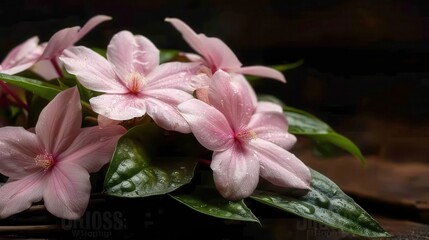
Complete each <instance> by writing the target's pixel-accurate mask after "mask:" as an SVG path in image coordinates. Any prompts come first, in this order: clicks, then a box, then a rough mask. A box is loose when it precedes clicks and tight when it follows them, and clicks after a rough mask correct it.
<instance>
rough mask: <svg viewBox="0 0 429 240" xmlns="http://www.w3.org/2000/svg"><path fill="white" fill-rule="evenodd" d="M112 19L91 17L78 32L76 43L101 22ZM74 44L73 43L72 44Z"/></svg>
mask: <svg viewBox="0 0 429 240" xmlns="http://www.w3.org/2000/svg"><path fill="white" fill-rule="evenodd" d="M111 19H112V17H110V16H106V15H97V16H94V17H92V18H91V19H89V20H88V22H86V23H85V25H84V26H83V27H82V29H80V30H79V32H78V35H77V38H76V41H79V40H80V39H81V38H82V37H83V36H85V35H86V34H87V33H88V32H89V31H91V30H92V29H93V28H94V27H96V26H97V25H99V24H100V23H102V22H105V21H108V20H111ZM73 44H74V43H73Z"/></svg>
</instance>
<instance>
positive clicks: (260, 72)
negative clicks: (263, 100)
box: [232, 66, 286, 83]
mask: <svg viewBox="0 0 429 240" xmlns="http://www.w3.org/2000/svg"><path fill="white" fill-rule="evenodd" d="M232 71H233V72H236V73H241V74H245V75H252V76H258V77H266V78H272V79H276V80H279V81H280V82H284V83H285V82H286V79H285V76H284V75H283V73H281V72H280V71H277V70H276V69H274V68H270V67H265V66H250V67H242V68H238V69H234V70H232Z"/></svg>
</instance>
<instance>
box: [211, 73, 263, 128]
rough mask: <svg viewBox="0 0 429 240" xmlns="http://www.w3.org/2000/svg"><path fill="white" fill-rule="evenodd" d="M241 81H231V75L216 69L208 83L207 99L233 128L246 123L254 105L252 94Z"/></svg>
mask: <svg viewBox="0 0 429 240" xmlns="http://www.w3.org/2000/svg"><path fill="white" fill-rule="evenodd" d="M242 83H243V82H239V81H236V82H232V81H231V76H230V75H229V74H228V73H226V72H224V71H222V70H218V71H217V72H216V73H215V74H214V75H213V79H212V81H211V82H210V83H209V101H210V104H211V105H213V106H214V107H215V108H216V109H218V110H219V111H220V112H222V113H223V114H224V115H225V117H226V119H227V120H228V122H229V123H230V124H231V126H232V128H233V129H234V130H237V129H239V128H240V127H242V126H243V125H247V123H248V122H249V120H250V117H251V116H252V114H253V112H254V110H255V105H254V96H253V95H252V94H251V93H249V91H248V90H249V89H248V86H247V85H244V84H242Z"/></svg>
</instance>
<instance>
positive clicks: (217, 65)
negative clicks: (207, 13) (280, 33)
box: [165, 18, 286, 82]
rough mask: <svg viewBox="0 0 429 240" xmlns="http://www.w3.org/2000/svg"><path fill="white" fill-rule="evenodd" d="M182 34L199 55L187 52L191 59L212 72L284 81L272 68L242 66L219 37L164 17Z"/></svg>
mask: <svg viewBox="0 0 429 240" xmlns="http://www.w3.org/2000/svg"><path fill="white" fill-rule="evenodd" d="M165 21H167V22H170V23H171V24H173V26H174V27H175V28H176V29H177V30H178V31H179V32H180V33H181V34H182V36H183V38H184V39H185V40H186V42H187V43H188V44H189V45H190V46H191V47H192V48H193V49H194V50H195V51H196V52H197V53H199V54H200V55H201V56H202V58H201V57H199V56H197V55H194V54H187V57H189V59H190V60H191V61H202V62H203V63H204V64H205V65H206V66H208V67H209V68H210V69H211V70H212V72H213V73H214V72H216V71H217V70H219V69H221V70H223V71H225V72H228V73H238V74H245V75H254V76H260V77H267V78H273V79H276V80H279V81H282V82H286V80H285V77H284V76H283V74H282V73H281V72H279V71H277V70H275V69H273V68H269V67H265V66H250V67H242V64H241V62H240V61H239V60H238V58H237V56H235V54H234V53H233V52H232V50H231V49H230V48H229V47H228V46H227V45H226V44H225V43H224V42H223V41H222V40H220V39H218V38H214V37H207V36H206V35H204V34H196V33H195V32H194V31H193V30H192V29H191V28H190V27H189V26H188V25H186V23H184V22H183V21H181V20H180V19H177V18H166V19H165Z"/></svg>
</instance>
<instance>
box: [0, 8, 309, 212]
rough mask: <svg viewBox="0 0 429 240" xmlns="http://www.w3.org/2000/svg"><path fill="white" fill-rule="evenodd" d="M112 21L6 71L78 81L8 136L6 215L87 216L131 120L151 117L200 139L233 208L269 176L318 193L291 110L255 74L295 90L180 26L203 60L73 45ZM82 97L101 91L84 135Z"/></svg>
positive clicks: (140, 40) (5, 90) (3, 140)
mask: <svg viewBox="0 0 429 240" xmlns="http://www.w3.org/2000/svg"><path fill="white" fill-rule="evenodd" d="M109 19H110V17H107V16H96V17H94V18H92V19H90V20H89V21H88V22H87V23H86V24H85V25H84V26H83V27H82V28H80V27H71V28H66V29H63V30H60V31H58V32H57V33H55V34H54V35H53V36H52V38H51V39H50V40H49V41H48V42H47V43H42V44H39V43H38V38H37V37H32V38H30V39H29V40H27V41H26V42H24V43H22V44H21V45H18V46H17V47H16V48H14V49H13V50H12V51H11V52H10V53H9V54H8V55H7V57H6V58H5V59H4V60H3V62H2V63H1V66H0V72H1V73H5V74H10V75H14V74H18V73H20V72H23V71H25V70H31V71H33V72H34V73H36V74H37V75H39V76H40V77H41V78H43V79H45V80H52V79H60V80H61V79H63V78H64V75H65V74H64V73H65V72H64V70H65V71H66V72H67V73H68V74H71V75H74V76H75V77H76V80H77V82H76V86H71V87H67V88H63V89H61V92H60V93H59V94H58V95H57V96H56V97H55V98H53V99H52V100H51V101H50V102H49V103H48V104H47V105H46V106H45V107H44V108H43V110H42V111H41V112H40V114H39V117H38V121H37V123H36V124H35V127H34V128H29V129H24V128H23V127H19V126H4V127H2V128H0V173H1V174H2V175H4V176H6V177H8V180H7V182H6V183H5V184H4V185H3V186H1V187H0V218H5V217H8V216H10V215H12V214H15V213H18V212H21V211H24V210H25V209H27V208H29V207H30V206H31V205H32V204H33V203H36V202H39V201H42V200H43V203H44V205H45V206H46V209H47V210H48V211H49V212H51V213H52V214H54V215H55V216H57V217H60V218H66V219H77V218H79V217H81V216H82V215H83V213H84V211H85V209H86V207H87V204H88V200H89V198H90V193H91V183H90V180H89V177H90V175H89V173H95V172H98V171H100V169H101V168H102V167H103V166H104V165H106V164H108V163H109V162H110V161H111V159H112V155H113V153H114V151H115V147H116V145H117V143H118V141H119V139H120V138H121V136H123V135H124V134H125V133H126V131H127V128H128V126H127V127H124V126H126V124H125V123H127V122H130V121H132V120H133V119H140V118H143V117H145V118H147V119H150V120H151V121H153V122H154V123H155V124H156V125H158V126H159V127H160V128H162V129H164V130H166V131H173V132H178V133H182V134H192V135H193V136H194V137H195V138H196V140H197V141H198V142H199V144H201V145H202V146H203V147H204V148H206V149H207V150H208V151H211V152H212V159H211V160H210V168H211V170H212V172H213V180H214V184H215V187H216V189H217V191H218V192H219V193H220V194H221V195H222V196H223V197H224V198H225V199H228V200H231V201H238V200H241V199H244V198H247V197H249V196H250V195H251V194H252V193H253V192H254V191H255V189H256V188H257V186H258V183H259V180H260V177H262V178H264V179H265V180H267V181H269V182H270V183H272V184H274V185H276V186H279V187H284V188H293V189H303V190H309V189H310V181H311V174H310V170H309V168H308V167H307V166H306V165H305V164H304V163H303V162H302V161H301V160H300V159H298V158H297V157H296V156H295V155H294V154H292V153H291V152H289V150H290V149H291V148H292V146H293V145H294V144H295V142H296V137H295V136H294V135H292V134H290V133H288V121H287V118H286V117H285V115H284V114H283V110H282V107H281V106H279V105H277V104H275V103H272V102H266V101H258V99H257V95H256V93H255V90H254V89H253V87H252V86H251V85H250V83H249V82H248V81H247V79H246V77H245V76H246V75H253V76H259V77H263V78H272V79H276V80H278V81H281V82H286V81H285V78H284V76H283V74H282V73H281V72H279V71H277V70H275V69H273V68H270V67H265V66H248V67H243V66H242V64H241V62H240V61H239V60H238V59H237V57H236V56H235V54H234V53H233V51H232V50H231V49H230V48H229V47H228V46H227V45H226V44H225V43H224V42H222V41H221V40H220V39H218V38H214V37H207V36H206V35H204V34H197V33H195V32H194V31H193V30H192V29H191V28H190V27H189V26H188V25H186V24H185V23H184V22H182V21H181V20H179V19H175V18H166V22H168V23H170V24H172V25H173V27H174V28H176V29H177V30H178V31H179V32H180V33H181V35H182V36H183V38H184V39H185V40H186V42H187V43H188V44H189V45H190V46H191V47H192V48H193V49H194V50H195V52H196V53H197V54H193V53H183V57H185V58H186V61H169V62H165V63H160V50H159V49H158V48H157V47H156V46H155V45H154V44H153V43H152V42H151V41H150V40H149V39H148V38H146V37H144V36H142V35H134V34H133V33H131V32H129V31H125V30H124V31H120V32H118V33H116V34H115V35H114V36H113V37H112V39H111V41H110V43H109V45H108V46H107V51H106V56H105V57H104V56H103V55H100V54H99V53H97V52H95V51H94V50H92V49H90V48H88V47H85V46H75V44H76V43H77V42H78V41H79V40H80V39H81V38H82V37H83V36H84V35H85V34H86V33H88V31H90V30H91V29H93V28H94V27H95V26H97V25H98V24H100V23H102V22H104V21H106V20H109ZM1 86H2V88H1V89H2V90H1V92H0V94H1V95H2V98H3V96H7V98H5V99H8V102H3V103H4V104H6V105H7V104H11V105H15V106H18V107H22V108H24V109H26V110H28V106H27V104H26V102H25V101H24V100H23V99H22V97H21V95H20V94H19V92H18V91H20V90H19V89H14V88H13V87H12V86H10V85H9V84H6V83H4V82H1ZM82 88H84V89H87V90H89V91H92V92H93V93H94V95H93V96H91V97H90V99H89V104H90V109H91V111H93V113H95V114H97V119H98V124H95V125H94V126H87V127H82V120H83V118H84V116H83V115H82V110H81V97H80V92H79V89H82ZM134 122H135V123H136V124H138V121H134Z"/></svg>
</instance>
